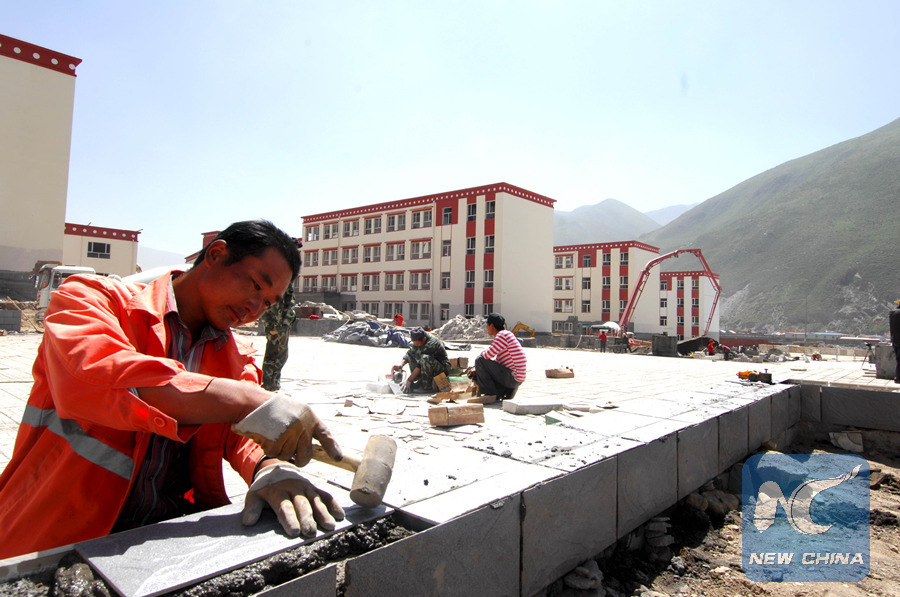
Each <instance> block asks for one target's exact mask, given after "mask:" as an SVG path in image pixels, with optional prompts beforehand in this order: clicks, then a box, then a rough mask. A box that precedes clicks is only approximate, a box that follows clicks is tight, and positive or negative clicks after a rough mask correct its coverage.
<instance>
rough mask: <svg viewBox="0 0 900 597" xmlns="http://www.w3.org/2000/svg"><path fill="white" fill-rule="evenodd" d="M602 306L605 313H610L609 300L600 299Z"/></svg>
mask: <svg viewBox="0 0 900 597" xmlns="http://www.w3.org/2000/svg"><path fill="white" fill-rule="evenodd" d="M600 308H601V309H603V312H604V313H609V301H600Z"/></svg>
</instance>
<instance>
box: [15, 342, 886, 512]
mask: <svg viewBox="0 0 900 597" xmlns="http://www.w3.org/2000/svg"><path fill="white" fill-rule="evenodd" d="M41 338H42V336H41V335H40V334H17V335H9V336H2V337H0V469H2V468H3V467H5V466H6V464H7V463H8V462H9V459H10V458H11V456H12V450H13V444H14V442H15V435H16V430H17V428H18V423H19V421H20V419H21V415H22V410H23V408H24V406H25V402H26V400H27V398H28V393H29V391H30V389H31V384H32V380H31V366H32V363H33V361H34V357H35V355H36V351H37V347H38V344H39V343H40V340H41ZM245 338H246V339H248V340H250V341H252V342H253V343H254V345H255V346H256V347H257V348H258V349H259V350H260V354H259V356H260V357H261V355H262V351H263V350H264V348H265V340H264V338H262V337H260V336H245ZM481 350H483V346H480V345H477V344H475V345H473V346H472V349H471V350H469V351H451V352H450V356H451V357H461V356H465V357H469V358H470V362H471V361H474V358H475V356H477V355H478V354H479V353H480V351H481ZM525 352H526V355H527V358H528V370H527V380H526V382H525V383H524V384H523V385H522V387H521V388H520V390H519V393H518V395H517V397H516V401H517V402H522V403H526V404H527V403H542V402H548V401H557V402H563V403H575V402H577V403H581V404H583V405H594V406H617V407H619V408H621V409H623V410H627V411H628V412H631V413H637V414H639V415H645V416H648V417H650V416H657V415H661V413H656V412H653V411H654V409H655V407H656V406H657V405H658V404H659V403H658V402H655V401H654V400H653V398H666V397H668V398H669V399H670V400H671V398H672V396H673V395H676V394H679V393H682V392H688V391H691V390H697V389H700V390H702V389H703V388H704V387H707V386H713V385H717V384H721V383H723V382H734V383H738V380H737V376H736V373H737V372H738V371H742V370H747V369H752V370H756V371H762V370H764V369H766V370H768V371H771V372H772V373H773V376H774V379H775V381H776V382H780V381H784V380H788V379H793V378H798V379H799V378H802V379H804V380H806V381H805V383H810V382H814V381H817V380H821V382H822V383H826V384H827V383H829V381H830V380H831V381H836V382H837V381H838V380H839V383H841V384H855V385H863V386H866V385H873V387H875V386H877V387H878V389H886V388H885V387H881V386H885V380H875V379H874V376H872V375H867V374H866V371H865V369H864V368H863V366H862V363H861V362H859V361H857V362H848V361H841V362H833V361H822V362H812V363H805V362H802V361H793V362H791V361H788V362H783V363H764V364H758V363H736V362H731V361H729V362H725V361H721V360H713V359H710V358H703V357H701V358H664V357H652V356H647V355H637V354H612V353H602V354H601V353H599V352H596V351H586V350H563V349H551V348H526V349H525ZM403 353H404V350H403V349H397V348H373V347H368V346H358V345H346V344H339V343H332V342H325V341H323V340H321V339H319V338H303V337H292V338H291V340H290V358H289V360H288V363H287V365H286V366H285V369H284V371H283V376H282V384H283V387H284V388H285V389H286V390H288V391H291V392H293V393H296V394H302V395H303V396H304V398H305V399H306V400H307V401H308V402H309V403H310V404H312V405H313V408H314V409H315V410H316V411H317V413H319V415H320V416H321V417H322V418H323V419H325V420H326V421H327V423H328V425H329V427H330V428H331V429H332V432H333V433H334V434H335V435H336V436H337V437H338V438H339V440H340V441H341V442H342V444H343V445H345V446H347V447H349V448H350V449H354V448H355V449H359V450H361V449H362V447H363V446H364V445H365V441H366V439H367V437H368V436H369V435H370V434H372V433H388V434H390V435H392V436H394V437H395V438H396V439H397V440H398V443H399V445H400V450H401V451H406V452H408V453H416V454H419V455H422V456H429V457H430V459H429V460H431V461H433V462H434V464H435V466H439V465H438V462H439V461H443V465H446V466H447V467H449V469H448V470H449V471H450V472H448V475H449V476H450V477H453V476H454V475H453V469H454V468H456V467H458V466H460V465H459V464H453V463H452V462H449V461H447V459H446V458H442V457H441V454H442V452H444V451H445V449H446V448H449V447H454V446H456V447H458V446H462V445H466V444H469V445H472V441H473V438H478V437H484V436H486V435H487V436H488V437H490V436H491V434H493V433H496V434H502V435H503V436H504V437H505V438H506V440H507V441H509V442H513V443H515V442H517V441H519V440H520V439H521V441H523V442H524V441H525V440H526V439H528V438H531V439H533V438H534V437H535V434H536V433H537V434H540V433H543V431H544V430H549V426H546V425H545V424H544V419H543V417H538V416H535V415H524V416H523V415H512V414H510V413H507V412H504V411H503V410H502V409H501V408H499V407H498V406H497V405H488V406H487V407H486V408H485V417H486V423H485V424H484V425H481V426H477V425H467V426H461V427H457V428H452V429H451V430H439V429H435V428H432V427H431V426H430V425H429V424H428V418H427V409H428V407H429V406H430V405H428V404H427V403H426V402H425V399H426V396H421V395H416V396H396V397H395V396H391V395H383V394H376V393H372V392H369V391H368V390H367V386H368V385H369V384H370V383H373V382H378V381H383V380H384V379H385V374H386V373H387V372H388V371H389V370H390V368H391V366H392V365H394V364H396V363H399V361H400V359H401V358H402V356H403ZM556 367H571V368H572V369H574V371H575V377H574V378H572V379H550V378H547V377H546V376H545V373H544V371H545V370H546V369H550V368H556ZM348 398H350V399H353V400H354V404H355V405H356V406H345V403H346V402H347V399H348ZM377 411H381V412H377ZM604 412H608V411H604ZM589 416H593V415H589ZM655 420H657V421H658V418H657V419H655ZM648 421H649V419H648ZM517 431H519V432H521V433H517ZM454 458H456V456H455V454H454ZM416 460H417V461H419V462H421V460H420V459H418V458H417V459H416ZM429 460H426V461H429ZM495 460H497V459H495ZM503 460H505V461H506V462H508V463H510V465H512V464H513V463H512V462H511V461H509V460H508V459H503ZM226 472H227V479H228V487H229V494H230V495H232V496H233V497H236V498H238V499H240V496H242V495H243V492H244V490H245V487H244V484H243V482H242V481H241V480H240V479H239V478H238V477H237V476H236V475H234V474H233V473H232V471H230V469H228V468H227V466H226ZM309 472H310V473H311V474H314V475H319V476H321V477H322V478H323V480H329V481H335V480H336V479H337V481H338V482H339V483H340V481H341V474H343V473H342V471H338V469H332V468H330V467H325V466H324V465H318V464H316V463H312V464H311V465H310V467H309ZM495 472H496V471H495ZM420 476H421V475H420ZM395 479H396V478H395ZM416 480H417V482H418V476H417V477H416ZM456 480H457V481H458V483H455V484H452V485H453V486H455V487H458V486H461V485H463V484H465V482H466V481H465V480H463V479H460V478H457V479H456ZM469 480H470V481H471V479H469ZM343 481H344V483H346V482H347V478H346V477H344V478H343ZM398 483H399V485H400V486H399V487H398ZM402 484H403V476H402V475H401V476H400V478H399V480H395V481H394V483H392V486H393V488H394V490H398V489H403V487H402ZM450 488H451V487H450V486H448V487H447V488H446V489H450ZM441 491H442V488H440V487H432V488H431V489H430V490H428V491H427V492H422V491H419V490H418V489H416V490H412V489H410V490H408V491H407V493H406V495H404V496H402V498H398V496H396V495H395V496H394V497H395V499H399V501H400V502H403V503H410V502H414V501H417V500H418V499H421V498H424V497H429V496H432V495H437V494H439V493H440V492H441Z"/></svg>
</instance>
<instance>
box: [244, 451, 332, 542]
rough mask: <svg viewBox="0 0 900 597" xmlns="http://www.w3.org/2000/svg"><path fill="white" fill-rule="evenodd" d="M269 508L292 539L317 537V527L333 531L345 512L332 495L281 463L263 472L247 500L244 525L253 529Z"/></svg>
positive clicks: (258, 475)
mask: <svg viewBox="0 0 900 597" xmlns="http://www.w3.org/2000/svg"><path fill="white" fill-rule="evenodd" d="M266 505H268V506H269V507H270V508H272V510H274V511H275V514H276V516H278V522H280V523H281V527H282V528H283V529H284V532H285V533H287V534H288V536H289V537H297V536H299V535H301V534H302V535H303V536H304V537H315V536H316V524H317V523H318V526H320V527H322V528H323V529H324V530H326V531H333V530H334V526H335V521H336V520H344V509H343V508H341V505H340V504H338V503H337V501H336V500H335V499H334V498H333V497H332V496H331V494H330V493H328V492H326V491H322V490H320V489H317V488H316V487H315V486H314V485H313V484H312V483H311V482H310V481H309V480H307V479H306V478H305V477H303V476H302V475H301V474H300V469H299V468H297V467H296V466H294V465H293V464H290V463H287V462H279V463H278V464H273V465H271V466H267V467H265V468H262V469H260V471H259V472H258V473H256V477H254V479H253V484H251V485H250V489H249V490H248V491H247V497H246V498H245V500H244V511H243V512H242V513H241V522H242V523H243V524H244V525H245V526H253V525H254V524H256V523H257V521H259V516H260V514H262V511H263V508H265V507H266Z"/></svg>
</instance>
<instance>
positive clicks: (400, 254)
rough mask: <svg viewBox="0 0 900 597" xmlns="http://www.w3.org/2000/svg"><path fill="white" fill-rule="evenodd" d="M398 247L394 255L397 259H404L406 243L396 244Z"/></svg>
mask: <svg viewBox="0 0 900 597" xmlns="http://www.w3.org/2000/svg"><path fill="white" fill-rule="evenodd" d="M396 247H397V252H396V254H395V255H394V257H395V259H396V261H403V260H404V259H406V244H405V243H404V244H400V245H396Z"/></svg>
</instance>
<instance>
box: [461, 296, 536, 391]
mask: <svg viewBox="0 0 900 597" xmlns="http://www.w3.org/2000/svg"><path fill="white" fill-rule="evenodd" d="M486 327H487V332H488V334H490V335H491V337H492V338H493V339H494V341H493V342H491V345H490V346H488V347H487V348H486V349H485V350H484V352H482V353H481V355H479V356H478V358H476V359H475V368H474V370H473V371H470V372H469V377H474V379H475V383H476V384H478V391H479V392H480V393H481V394H482V395H484V396H496V397H497V399H498V400H503V399H508V398H512V397H514V396H515V395H516V391H517V390H518V389H519V386H520V385H521V384H522V382H523V381H525V364H526V360H525V352H524V351H523V350H522V345H521V344H519V340H518V338H516V337H515V336H514V335H513V333H512V332H510V331H509V330H507V329H506V320H505V319H503V316H501V315H500V314H499V313H491V314H490V315H488V317H487V323H486Z"/></svg>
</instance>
